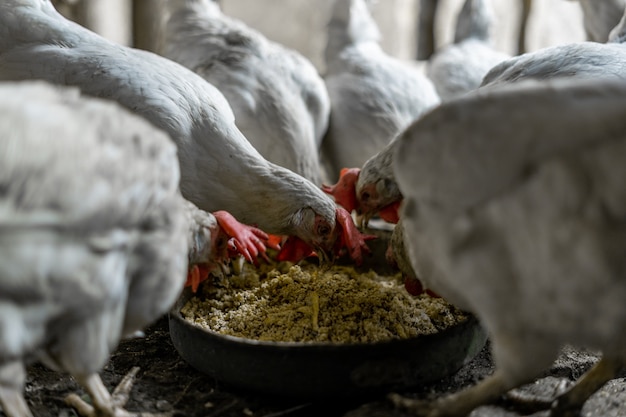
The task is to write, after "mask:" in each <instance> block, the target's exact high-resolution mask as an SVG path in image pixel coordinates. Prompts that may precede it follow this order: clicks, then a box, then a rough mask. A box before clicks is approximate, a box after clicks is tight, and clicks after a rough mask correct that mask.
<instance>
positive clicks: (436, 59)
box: [426, 0, 510, 101]
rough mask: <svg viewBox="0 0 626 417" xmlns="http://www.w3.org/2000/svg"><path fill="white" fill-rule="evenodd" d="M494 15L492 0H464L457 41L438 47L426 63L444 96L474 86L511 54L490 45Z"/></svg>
mask: <svg viewBox="0 0 626 417" xmlns="http://www.w3.org/2000/svg"><path fill="white" fill-rule="evenodd" d="M493 19H494V15H493V10H492V9H491V4H490V3H489V0H465V3H464V4H463V7H462V9H461V11H460V12H459V15H458V17H457V23H456V31H455V37H454V43H452V44H451V45H448V46H445V47H444V48H442V49H440V50H438V51H436V52H435V54H434V55H433V56H432V57H431V58H430V60H429V61H428V64H427V67H426V74H427V75H428V77H429V78H430V79H431V80H432V82H433V84H434V85H435V88H436V89H437V93H438V94H439V97H441V100H443V101H445V100H449V99H451V98H453V97H456V96H459V95H462V94H465V93H467V92H468V91H472V90H475V89H476V88H478V87H479V86H480V83H481V82H482V80H483V77H484V76H485V74H487V72H489V70H490V69H491V68H492V67H494V66H495V65H496V64H498V63H500V62H502V61H504V60H505V59H507V58H510V55H508V54H505V53H504V52H500V51H497V50H495V49H494V48H493V46H492V45H491V27H492V24H493Z"/></svg>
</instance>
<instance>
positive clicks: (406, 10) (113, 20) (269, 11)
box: [53, 0, 585, 72]
mask: <svg viewBox="0 0 626 417" xmlns="http://www.w3.org/2000/svg"><path fill="white" fill-rule="evenodd" d="M164 1H166V0H55V1H53V2H54V3H55V4H56V6H57V8H58V9H59V11H61V13H63V14H64V15H65V16H66V17H68V18H70V19H72V20H74V21H76V22H78V23H80V24H82V25H83V26H86V27H88V28H89V29H91V30H93V31H95V32H97V33H99V34H101V35H103V36H105V37H106V38H109V39H111V40H113V41H116V42H118V43H121V44H124V45H129V46H134V47H137V48H141V49H147V50H150V51H155V50H156V48H157V45H158V28H159V22H160V21H161V19H162V17H163V14H162V5H163V2H164ZM432 2H433V0H371V3H372V4H371V7H372V13H373V15H374V17H375V19H376V21H377V22H378V25H379V28H380V30H381V32H382V35H383V39H382V46H383V48H384V49H385V51H386V52H387V53H389V54H391V55H393V56H396V57H398V58H403V59H408V60H413V59H417V58H418V39H419V24H418V22H419V12H420V7H424V5H426V4H429V3H432ZM525 2H528V0H492V5H493V8H494V10H495V11H496V14H497V16H498V18H497V22H496V25H495V27H494V40H495V45H494V46H495V47H496V49H498V50H501V51H503V52H507V53H509V54H512V55H515V54H517V53H519V52H520V51H519V47H518V42H519V31H520V23H521V16H522V10H523V5H524V3H525ZM220 3H221V5H222V8H223V11H224V12H225V13H226V14H228V15H230V16H231V17H235V18H238V19H241V20H242V21H244V22H245V23H247V24H248V25H250V26H251V27H253V28H255V29H257V30H259V31H260V32H262V33H263V34H264V35H265V36H267V37H268V38H270V39H272V40H274V41H277V42H280V43H282V44H283V45H286V46H288V47H291V48H293V49H296V50H298V51H299V52H301V53H302V54H304V55H305V56H307V57H308V58H309V59H310V60H311V61H312V62H313V63H314V64H315V66H316V67H317V68H318V70H319V71H320V72H323V70H324V68H323V65H324V64H323V55H322V51H323V48H324V45H325V43H326V33H325V30H326V27H325V26H326V22H327V20H328V18H329V15H330V9H331V6H332V4H333V0H315V1H311V0H221V1H220ZM438 3H439V6H438V11H437V16H436V20H435V30H434V36H435V47H436V48H439V47H442V46H444V45H446V44H449V43H450V42H451V41H452V36H453V31H454V24H455V21H456V15H457V13H458V11H459V10H460V8H461V6H462V3H463V0H439V1H438ZM528 3H530V2H528ZM526 27H527V32H526V36H525V40H524V48H525V51H533V50H537V49H540V48H543V47H546V46H552V45H556V44H561V43H568V42H578V41H582V40H585V31H584V29H583V24H582V12H581V9H580V5H579V4H578V2H577V1H571V0H538V1H537V0H535V1H533V2H532V7H530V13H529V15H528V20H527V26H526Z"/></svg>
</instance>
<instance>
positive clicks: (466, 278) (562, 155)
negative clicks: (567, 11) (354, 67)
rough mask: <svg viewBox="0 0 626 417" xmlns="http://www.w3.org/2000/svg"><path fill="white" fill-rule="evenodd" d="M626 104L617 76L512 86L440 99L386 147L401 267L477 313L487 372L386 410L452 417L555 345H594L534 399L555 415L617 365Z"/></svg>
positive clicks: (625, 261) (625, 219) (516, 378)
mask: <svg viewBox="0 0 626 417" xmlns="http://www.w3.org/2000/svg"><path fill="white" fill-rule="evenodd" d="M625 97H626V85H625V84H624V82H623V81H615V80H571V79H569V80H551V81H542V82H538V81H525V82H520V83H514V84H510V85H507V86H502V87H498V88H493V89H489V90H486V91H480V90H479V93H470V94H468V95H467V96H464V97H462V98H459V99H457V100H454V101H451V102H448V103H446V104H442V105H441V106H440V107H439V108H438V109H436V110H434V111H433V112H431V113H429V114H428V115H425V116H424V117H423V118H421V119H420V120H418V121H417V122H416V123H415V124H413V125H412V126H411V127H410V128H408V129H407V130H406V131H405V133H404V134H403V135H402V137H401V138H400V139H399V144H398V146H397V149H396V152H395V154H394V171H395V176H396V178H397V180H398V184H399V186H400V189H401V190H402V193H403V195H404V202H403V205H402V209H401V217H402V224H403V225H404V234H405V235H404V243H405V245H406V248H407V250H408V254H409V258H410V260H411V263H412V265H413V267H414V269H415V271H416V272H417V274H418V275H419V277H420V279H421V280H422V282H424V284H425V285H426V287H428V288H432V289H433V290H435V291H436V292H437V293H438V294H441V295H442V296H443V297H445V298H446V299H447V300H449V301H450V302H451V303H453V304H455V305H457V306H458V307H460V308H462V309H465V310H467V311H471V312H473V313H475V314H476V316H477V317H478V318H479V320H480V321H481V323H482V325H483V326H484V327H485V329H486V330H487V331H488V332H489V334H490V338H491V346H492V349H493V354H494V359H495V363H496V370H495V371H494V373H493V374H492V375H491V376H489V377H487V378H486V379H484V380H482V381H481V382H479V383H478V384H477V385H475V386H472V387H470V388H467V389H465V390H463V391H460V392H458V393H454V394H451V395H449V396H445V397H442V398H439V399H436V400H434V401H433V402H426V401H420V400H411V399H407V398H403V397H400V396H397V395H392V396H391V398H392V400H393V401H395V402H396V404H397V405H399V406H402V407H407V408H408V409H410V410H412V411H413V412H415V413H416V414H418V415H422V416H448V417H450V416H465V415H467V414H469V413H470V411H471V410H473V409H474V408H475V407H477V406H480V405H482V404H485V403H488V402H490V401H493V400H495V399H497V398H498V397H499V396H501V395H502V394H504V393H506V392H507V391H509V390H511V389H513V388H515V387H518V386H520V385H522V384H526V383H530V382H532V381H533V380H534V379H535V378H537V377H540V376H541V375H542V373H543V372H544V371H545V370H546V369H547V368H549V366H550V365H551V364H552V362H553V361H554V360H555V359H556V357H557V355H558V353H559V351H560V348H561V347H563V345H564V344H570V345H573V346H579V347H588V348H590V349H595V350H599V351H602V352H603V355H604V356H603V358H602V359H601V360H600V361H599V362H598V363H597V364H596V365H595V366H594V367H593V368H592V369H591V370H590V371H589V372H588V373H587V374H585V375H583V376H582V377H581V379H580V380H579V381H578V382H577V383H576V384H575V385H573V386H572V387H571V388H570V389H569V390H568V391H566V392H565V393H563V394H561V395H559V396H558V397H557V398H556V400H555V401H554V403H552V400H550V401H549V402H547V403H546V404H543V405H544V406H545V407H550V406H551V404H552V407H553V410H554V412H555V413H556V414H553V415H564V414H563V413H564V412H566V411H567V412H576V410H578V411H579V410H580V407H581V406H582V405H583V403H584V402H585V401H586V399H587V398H588V397H589V396H590V395H591V394H593V393H594V392H595V391H596V390H597V389H599V388H600V387H601V386H602V385H603V384H604V383H605V382H606V381H608V380H609V379H612V378H614V377H616V376H617V373H618V372H619V370H620V368H621V367H623V366H624V365H625V364H626V332H624V330H625V329H626V304H625V303H624V299H625V297H626V256H625V252H624V248H626V187H625V186H624V178H625V177H626V164H625V163H624V161H625V160H626V118H624V113H625V112H626V100H625ZM559 413H560V414H559ZM568 415H570V414H568Z"/></svg>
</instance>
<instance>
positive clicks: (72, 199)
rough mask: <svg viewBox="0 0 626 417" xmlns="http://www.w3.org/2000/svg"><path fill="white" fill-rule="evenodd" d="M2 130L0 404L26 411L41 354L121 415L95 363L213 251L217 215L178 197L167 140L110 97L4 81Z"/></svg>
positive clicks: (173, 294)
mask: <svg viewBox="0 0 626 417" xmlns="http://www.w3.org/2000/svg"><path fill="white" fill-rule="evenodd" d="M0 137H1V140H0V189H2V190H3V192H2V196H1V198H0V405H1V406H2V409H3V411H4V413H5V414H6V415H7V416H9V417H25V416H30V415H31V413H30V411H29V410H28V407H27V405H26V403H25V401H24V399H23V397H22V390H23V385H24V380H25V368H24V366H25V364H26V363H27V362H29V361H31V360H40V361H42V362H43V363H44V364H45V365H47V366H48V367H50V368H52V369H55V370H58V371H64V372H68V373H70V374H71V375H72V376H73V377H74V378H75V379H76V381H77V382H79V383H80V384H81V385H82V386H83V387H84V388H85V389H86V390H87V392H88V393H89V394H90V396H91V398H92V400H93V406H94V407H95V408H96V409H97V410H98V412H101V413H102V414H99V415H107V416H109V415H110V416H113V415H118V414H115V413H116V412H120V410H119V409H118V408H117V406H114V405H113V403H112V399H111V396H110V395H109V394H108V391H107V390H106V389H105V388H104V385H103V384H102V382H101V380H100V378H99V376H98V371H99V370H100V369H101V368H102V366H103V365H104V364H105V362H106V360H107V359H108V356H109V353H110V352H111V350H112V349H114V348H115V347H116V346H117V343H118V341H119V340H120V338H122V337H124V336H128V335H131V334H132V333H134V332H136V331H139V330H142V329H143V328H144V327H145V326H147V325H148V324H150V323H151V322H153V321H154V320H156V319H157V318H158V317H160V316H161V315H163V314H165V313H166V312H167V311H168V309H169V308H170V307H171V305H172V304H173V303H174V301H175V300H176V298H177V297H178V295H179V294H180V292H181V290H182V288H183V284H184V282H185V275H186V268H187V266H188V262H189V259H190V258H191V259H192V262H208V263H210V262H212V260H213V259H214V258H213V256H215V255H216V252H215V251H214V249H215V240H216V239H217V238H218V235H219V227H218V225H217V222H216V220H215V218H214V217H213V216H212V215H210V214H209V213H204V214H201V213H197V212H195V210H197V209H195V208H193V207H192V206H191V205H190V204H189V203H188V202H187V201H185V200H184V199H183V197H182V196H181V194H180V191H179V188H178V185H179V184H178V182H179V178H180V175H179V167H178V160H177V157H176V146H175V145H174V143H173V142H172V141H171V139H170V138H169V137H168V136H167V135H166V134H165V133H163V132H162V131H160V130H158V129H156V128H155V127H153V126H152V125H151V124H149V123H148V122H147V121H145V120H144V119H142V118H140V117H138V116H136V115H133V114H131V113H130V112H128V111H127V110H126V109H124V108H122V107H121V106H119V105H117V104H116V103H112V102H105V101H104V100H99V99H94V98H85V97H81V96H80V94H79V91H78V89H74V88H72V89H69V88H60V87H58V86H56V87H53V86H51V85H48V84H46V83H43V82H23V83H0ZM192 211H193V213H195V214H192ZM192 241H194V242H196V244H192V243H191V242H192Z"/></svg>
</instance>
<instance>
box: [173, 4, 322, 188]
mask: <svg viewBox="0 0 626 417" xmlns="http://www.w3.org/2000/svg"><path fill="white" fill-rule="evenodd" d="M166 5H167V15H168V17H167V19H166V25H165V28H164V36H163V44H164V45H163V51H162V54H163V55H164V56H165V57H167V58H170V59H172V60H173V61H176V62H178V63H180V64H182V65H184V66H185V67H187V68H189V69H191V70H192V71H194V72H195V73H197V74H199V75H201V76H202V77H203V78H204V79H205V80H207V81H209V82H210V83H212V84H213V85H214V86H216V87H217V88H218V89H219V90H220V91H221V92H222V93H223V94H224V96H225V97H226V99H227V100H228V102H229V104H230V106H231V108H232V110H233V113H234V114H235V123H236V125H237V127H238V128H239V130H240V131H241V132H242V133H243V134H244V136H245V137H246V138H247V139H248V140H249V141H250V143H252V145H253V146H254V147H255V148H256V149H257V150H258V151H259V152H260V153H261V155H263V156H264V157H265V158H266V159H267V160H269V161H271V162H274V163H276V164H278V165H281V166H283V167H285V168H288V169H290V170H292V171H294V172H296V173H298V174H300V175H302V176H303V177H305V178H307V179H309V180H310V181H312V182H313V183H314V184H317V185H318V186H319V185H321V183H322V181H321V178H322V176H321V172H322V171H321V167H320V160H319V147H320V146H321V143H322V137H323V135H324V133H325V132H326V129H327V127H328V117H329V113H330V99H329V97H328V92H327V91H326V86H325V85H324V81H323V80H322V78H321V77H320V75H319V74H318V73H317V69H316V68H315V67H314V66H313V64H312V63H311V62H310V61H309V60H308V59H307V58H305V57H304V56H302V55H301V54H300V53H298V52H296V51H294V50H292V49H288V48H286V47H284V46H282V45H280V44H278V43H276V42H272V41H270V40H268V39H267V38H266V37H265V36H263V35H262V34H261V33H260V32H258V31H256V30H254V29H252V28H250V27H249V26H247V25H245V24H244V23H243V22H241V21H239V20H236V19H233V18H230V17H228V16H225V15H224V14H223V13H222V11H221V9H220V5H219V3H218V2H217V1H215V0H168V1H167V2H166Z"/></svg>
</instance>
